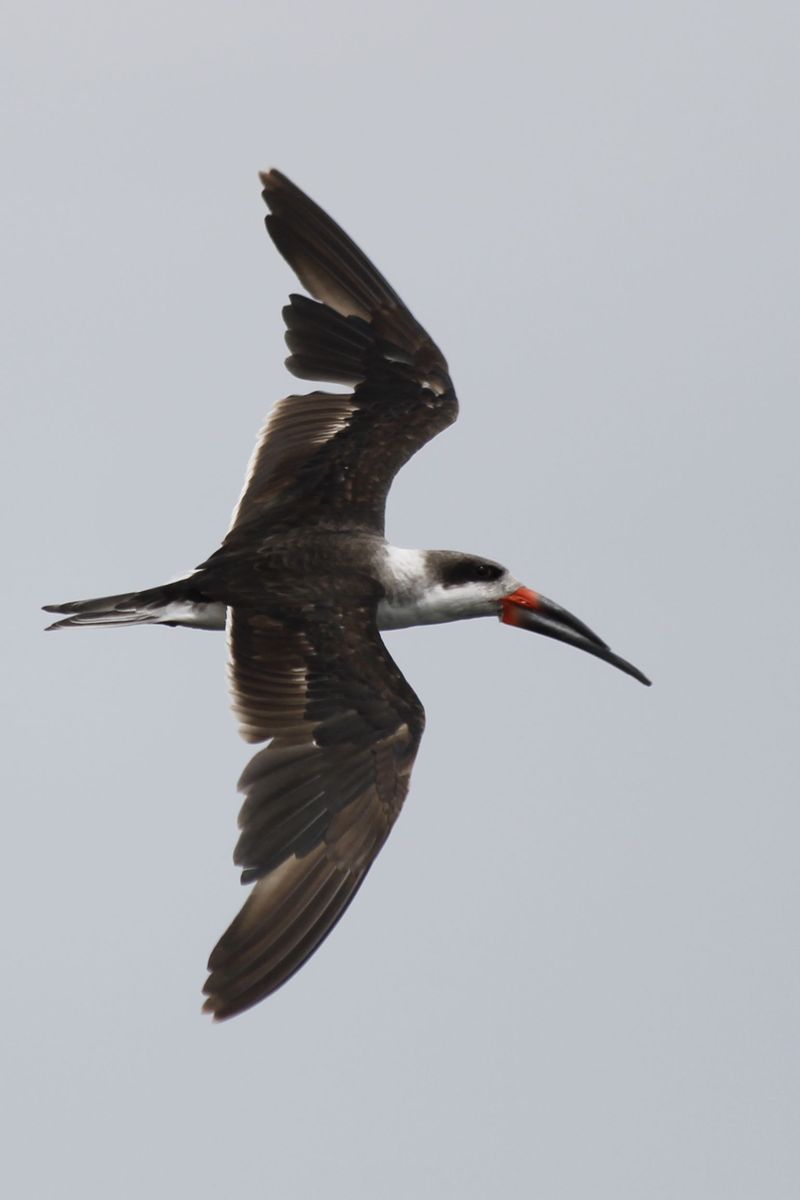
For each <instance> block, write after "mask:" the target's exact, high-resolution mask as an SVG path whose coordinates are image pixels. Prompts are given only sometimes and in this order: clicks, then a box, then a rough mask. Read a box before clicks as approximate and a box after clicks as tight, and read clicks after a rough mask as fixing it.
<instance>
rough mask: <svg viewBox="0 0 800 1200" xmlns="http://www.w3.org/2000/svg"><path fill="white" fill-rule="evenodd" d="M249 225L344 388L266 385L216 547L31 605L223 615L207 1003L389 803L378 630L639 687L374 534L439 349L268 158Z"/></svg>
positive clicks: (302, 911) (438, 363)
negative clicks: (290, 274)
mask: <svg viewBox="0 0 800 1200" xmlns="http://www.w3.org/2000/svg"><path fill="white" fill-rule="evenodd" d="M261 181H262V183H263V188H264V190H263V196H264V200H265V201H266V204H267V207H268V208H269V210H270V213H269V215H268V216H267V218H266V225H267V229H268V231H269V233H270V236H271V237H272V240H273V242H274V243H275V245H276V246H277V248H278V250H279V251H280V253H281V254H282V255H283V257H284V258H285V259H286V261H287V262H288V263H289V265H290V266H291V267H292V268H293V270H294V271H295V273H296V274H297V276H298V278H299V279H300V282H301V283H302V284H303V286H304V287H305V289H306V290H307V291H308V292H309V293H310V294H311V296H312V297H314V299H309V298H308V297H307V296H300V295H292V296H291V297H290V301H289V304H288V305H287V306H286V307H285V308H284V310H283V317H284V320H285V322H286V326H287V333H286V342H287V344H288V347H289V350H290V352H291V353H290V357H289V358H288V359H287V366H288V367H289V370H290V371H291V372H292V373H293V374H294V375H298V376H299V377H300V378H301V379H311V380H322V381H325V382H326V383H328V384H344V385H346V387H347V388H349V389H350V390H349V391H346V392H341V391H340V392H329V391H314V392H311V393H310V394H308V395H301V396H289V397H287V398H286V399H284V400H281V401H280V402H279V403H278V404H277V405H276V406H275V408H274V409H273V410H272V413H271V415H270V417H269V419H268V420H267V423H266V425H265V426H264V428H263V430H262V432H261V435H260V437H259V439H258V443H257V445H256V449H255V452H254V454H253V457H252V459H251V462H250V466H249V469H248V472H247V478H246V481H245V485H244V489H243V491H242V494H241V497H240V500H239V503H238V504H237V506H236V510H235V512H234V514H233V519H232V522H231V526H230V529H229V531H228V534H227V536H226V538H225V540H224V542H223V544H222V546H221V547H220V549H219V550H217V551H216V552H215V553H214V554H212V555H211V557H210V558H209V559H208V560H207V561H206V562H204V563H203V564H202V565H201V566H200V567H198V569H197V570H196V571H195V572H194V573H193V574H192V575H190V576H189V577H188V578H185V579H181V580H178V581H177V582H173V583H168V584H166V585H165V586H163V587H157V588H151V589H149V590H147V591H142V592H130V593H128V594H126V595H118V596H106V597H102V598H99V599H95V600H82V601H73V602H71V603H68V604H54V605H48V606H47V611H48V612H57V613H61V614H64V619H63V620H61V621H58V622H57V623H56V624H55V625H52V626H50V628H51V629H60V628H65V627H67V626H72V627H74V626H81V625H109V626H111V625H133V624H140V623H150V624H162V625H185V626H194V627H196V628H201V629H223V628H224V629H226V630H227V635H228V646H229V671H230V683H231V690H232V696H233V707H234V710H235V712H236V714H237V716H238V718H239V722H240V725H241V732H242V735H243V736H244V738H245V739H246V740H247V741H249V742H254V743H260V742H266V743H268V744H267V745H266V747H265V748H263V749H261V750H259V751H258V752H257V753H256V755H255V756H254V757H253V758H252V759H251V760H250V762H249V764H248V766H247V767H246V768H245V771H244V774H243V775H242V777H241V780H240V782H239V787H240V790H241V791H242V792H243V793H244V795H245V801H244V805H243V807H242V810H241V814H240V817H239V825H240V829H241V835H240V837H239V841H238V844H237V846H236V851H235V855H234V861H235V862H236V863H237V864H238V865H239V866H240V867H242V868H243V871H242V882H243V883H246V884H253V885H254V886H253V890H252V892H251V893H250V895H249V897H248V899H247V900H246V902H245V904H244V906H243V908H242V909H241V911H240V912H239V914H238V916H237V917H236V918H235V920H234V921H233V923H232V924H231V925H230V927H229V928H228V930H227V931H226V932H225V933H224V934H223V936H222V937H221V938H220V940H219V942H218V943H217V946H216V947H215V949H214V951H213V952H212V954H211V958H210V960H209V972H210V974H209V977H208V980H207V982H206V985H205V989H204V990H205V993H206V995H207V1000H206V1002H205V1008H206V1010H207V1011H208V1012H210V1013H212V1014H213V1015H214V1017H215V1018H217V1019H224V1018H226V1017H231V1016H234V1015H235V1014H236V1013H239V1012H242V1011H243V1010H244V1009H246V1008H249V1007H250V1006H251V1005H253V1004H256V1003H257V1002H258V1001H259V1000H263V999H264V997H265V996H268V995H270V993H271V992H274V991H275V990H276V989H277V988H279V987H280V986H281V984H283V983H285V982H286V980H287V979H288V978H289V977H290V976H291V975H293V974H294V972H295V971H297V970H298V969H299V968H300V967H301V966H302V965H303V963H305V962H306V960H307V959H308V958H309V957H310V956H311V955H312V954H313V953H314V951H315V950H316V949H317V947H318V946H319V945H320V943H321V942H322V941H323V940H324V938H326V937H327V935H328V934H329V933H330V931H331V930H332V928H333V927H334V925H335V924H336V922H337V921H338V920H339V918H340V917H341V916H342V914H343V913H344V911H345V909H346V908H347V906H348V905H349V904H350V902H351V900H352V899H353V897H354V896H355V894H356V892H357V891H358V889H359V887H360V886H361V884H362V882H363V880H364V877H365V876H366V874H367V871H368V870H369V868H370V867H371V865H372V863H373V861H374V859H375V856H376V855H377V853H378V851H379V850H380V848H381V846H382V845H383V843H384V842H385V841H386V838H387V837H388V835H389V831H390V830H391V828H392V825H393V824H394V822H395V820H396V819H397V816H398V814H399V812H400V808H401V806H402V803H403V800H404V799H405V795H406V792H407V791H408V784H409V777H410V775H411V769H412V767H413V765H414V758H415V756H416V753H417V749H418V747H419V743H420V738H421V737H422V731H423V728H424V725H425V713H424V710H423V708H422V705H421V704H420V702H419V700H418V699H417V697H416V695H415V694H414V692H413V691H412V689H411V687H410V686H409V684H408V683H407V682H406V680H405V679H404V677H403V675H402V674H401V672H400V671H399V670H398V668H397V666H396V665H395V663H394V662H393V661H392V659H391V657H390V656H389V654H388V652H387V650H386V647H385V645H384V643H383V641H382V640H381V637H380V630H383V629H401V628H404V627H407V626H411V625H427V624H433V623H437V622H442V621H458V620H463V619H466V618H470V617H499V619H500V620H501V621H503V622H505V624H507V625H516V626H518V627H519V628H521V629H529V630H532V631H533V632H535V633H542V634H544V635H545V636H546V637H551V638H557V639H558V640H559V641H562V642H567V643H568V644H569V645H572V646H577V647H578V648H579V649H581V650H585V651H586V652H587V653H589V654H593V655H595V656H596V657H597V658H601V659H603V660H604V661H605V662H608V663H611V665H612V666H615V667H617V668H619V670H621V671H625V672H626V673H627V674H628V675H632V676H633V678H634V679H638V680H639V681H640V682H641V683H644V684H648V683H649V680H648V679H646V678H645V676H644V675H643V674H642V673H641V672H640V671H638V670H637V669H636V667H633V666H631V664H630V663H627V662H625V660H624V659H622V658H619V657H618V656H617V655H616V654H614V653H613V652H612V651H611V650H610V649H609V647H608V646H607V645H606V643H605V642H603V641H601V639H600V638H599V637H598V636H597V635H596V634H595V633H593V632H592V631H591V629H588V628H587V626H586V625H584V624H583V623H582V622H581V621H579V620H577V618H576V617H574V616H572V614H571V613H569V612H567V611H566V610H565V609H563V608H560V607H559V605H557V604H554V603H553V602H552V601H551V600H548V599H546V598H545V597H544V596H542V595H540V594H539V593H538V592H534V591H532V590H531V589H529V588H527V587H524V586H523V585H522V584H521V583H520V582H519V580H517V579H516V578H514V576H513V575H511V573H510V572H509V571H508V570H507V569H506V568H505V567H503V566H501V565H500V564H499V563H496V562H492V561H491V560H489V559H486V558H478V557H476V556H475V555H472V554H460V553H457V552H454V551H451V550H408V549H401V548H398V547H396V546H392V545H390V544H389V543H388V542H387V541H386V539H385V537H384V508H385V505H386V496H387V493H388V491H389V488H390V486H391V483H392V480H393V479H394V476H395V474H396V473H397V471H399V469H400V468H401V467H402V466H403V464H404V463H405V462H407V461H408V459H409V458H410V457H411V455H412V454H414V453H415V452H416V451H417V450H419V449H420V447H422V446H424V445H425V443H426V442H428V441H429V440H430V439H431V438H432V437H434V436H435V435H436V434H437V433H439V432H440V431H441V430H443V429H445V428H446V427H447V426H448V425H450V424H451V423H452V422H453V421H455V419H456V415H457V412H458V403H457V400H456V394H455V391H454V390H453V385H452V382H451V380H450V375H449V372H448V368H447V363H446V361H445V358H444V356H443V354H442V352H441V351H440V350H439V348H438V346H437V345H436V344H435V342H433V341H432V340H431V338H430V337H429V336H428V334H427V333H426V332H425V330H424V329H423V328H422V326H421V325H420V324H419V323H418V322H417V321H416V320H415V318H414V317H413V316H412V315H411V313H410V312H409V310H408V309H407V308H406V306H405V304H403V302H402V300H401V299H400V297H399V296H398V295H397V293H396V292H395V291H394V290H393V288H392V287H391V286H390V284H389V283H387V281H386V280H385V279H384V278H383V276H382V275H381V274H380V273H379V272H378V271H377V270H376V269H375V267H374V266H373V265H372V263H371V262H370V261H369V259H367V258H366V257H365V255H364V254H363V253H362V252H361V250H359V248H358V247H357V246H356V245H355V243H354V242H353V241H352V240H351V239H350V238H349V237H348V236H347V234H346V233H344V232H343V230H342V229H340V228H339V226H338V225H336V224H335V222H334V221H332V220H331V218H330V217H329V216H328V215H327V214H326V213H325V212H323V210H322V209H321V208H319V207H318V205H316V204H315V203H314V202H313V201H312V200H311V199H309V197H308V196H306V195H305V194H304V193H303V192H301V191H300V189H299V188H298V187H296V186H295V185H294V184H293V183H292V182H291V181H290V180H289V179H287V178H286V176H285V175H282V174H281V173H280V172H279V171H270V172H269V173H267V174H264V175H262V176H261Z"/></svg>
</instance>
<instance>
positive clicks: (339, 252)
mask: <svg viewBox="0 0 800 1200" xmlns="http://www.w3.org/2000/svg"><path fill="white" fill-rule="evenodd" d="M261 178H262V182H263V184H264V192H263V195H264V199H265V201H266V203H267V204H268V206H269V207H270V209H271V212H270V215H269V216H267V218H266V224H267V229H268V230H269V233H270V235H271V237H272V239H273V241H274V242H275V245H276V246H277V247H278V249H279V250H280V252H281V254H282V255H283V256H284V258H285V259H286V260H287V262H288V263H289V265H290V266H291V267H292V268H293V270H294V271H295V272H296V273H297V275H298V277H299V279H300V281H301V282H302V283H303V284H304V286H305V287H306V288H308V290H309V292H310V293H311V294H312V296H314V297H316V301H315V300H309V299H308V298H307V297H305V296H298V295H293V296H292V297H291V299H290V303H289V304H288V305H287V307H286V308H285V309H284V310H283V315H284V319H285V321H286V325H287V332H286V342H287V345H288V347H289V349H290V351H291V354H290V357H289V358H288V359H287V366H288V367H289V369H290V370H291V371H292V372H293V374H295V375H298V376H299V377H300V378H302V379H313V380H323V381H325V382H327V383H343V384H346V385H348V386H351V387H352V388H353V391H352V392H350V393H348V394H344V395H341V394H340V395H332V394H330V393H326V392H315V393H312V394H311V395H310V396H307V397H297V396H290V397H288V398H287V399H285V400H282V401H281V402H280V404H278V405H277V406H276V408H275V410H274V411H273V413H272V415H271V417H270V419H269V421H268V422H267V425H266V426H265V428H264V430H263V431H262V434H261V437H260V439H259V444H258V446H257V448H256V452H255V455H254V457H253V460H252V463H251V468H250V471H249V474H248V479H247V482H246V484H245V489H244V491H243V493H242V498H241V500H240V502H239V506H238V508H237V511H236V513H235V514H234V520H233V524H232V527H231V531H230V533H229V535H228V539H227V543H228V545H230V544H231V543H233V544H236V543H237V542H238V541H239V540H240V539H242V537H243V535H244V536H248V535H250V534H251V533H252V529H253V523H254V522H259V523H263V524H264V526H265V527H267V526H268V527H269V529H270V530H275V529H276V528H280V526H281V525H282V524H284V525H288V524H291V525H299V524H308V525H314V524H327V525H335V526H337V527H340V528H341V527H350V528H358V529H363V530H369V531H370V532H373V533H379V534H382V533H383V528H384V508H385V503H386V495H387V493H388V491H389V488H390V486H391V483H392V480H393V479H394V476H395V475H396V473H397V472H398V471H399V469H400V468H401V467H402V466H403V464H404V463H406V462H407V461H408V459H409V458H410V457H411V456H412V454H414V453H415V452H416V451H417V450H418V449H420V447H421V446H423V445H425V443H426V442H428V441H430V439H431V438H432V437H434V436H435V435H436V434H437V433H439V432H440V431H441V430H442V429H445V428H446V427H447V426H448V425H450V424H451V423H452V422H453V421H454V420H455V419H456V416H457V414H458V402H457V400H456V396H455V392H454V390H453V386H452V382H451V380H450V376H449V373H448V369H447V363H446V361H445V358H444V356H443V354H442V353H441V351H440V350H439V348H438V346H437V345H436V344H435V342H433V340H432V339H431V338H430V337H429V336H428V334H427V333H426V332H425V330H424V329H423V328H422V326H421V325H420V324H419V322H418V321H417V320H416V319H415V318H414V317H413V316H412V315H411V313H410V312H409V310H408V309H407V308H406V306H405V305H404V304H403V302H402V300H401V299H400V297H399V296H398V295H397V293H396V292H395V291H394V289H393V288H392V287H391V286H390V284H389V283H387V281H386V280H385V279H384V277H383V276H382V275H381V274H380V272H379V271H377V270H376V269H375V267H374V266H373V265H372V263H371V262H370V261H369V259H368V258H366V256H365V255H364V254H363V253H362V252H361V250H359V248H358V247H357V246H356V245H355V243H354V242H353V241H352V240H351V239H350V238H349V237H348V236H347V234H346V233H344V231H343V230H342V229H340V228H339V226H338V225H337V224H336V223H335V222H334V221H332V220H331V218H330V217H329V216H328V215H327V214H326V213H325V212H323V210H322V209H321V208H320V207H319V206H318V205H317V204H315V203H314V202H313V200H310V199H309V197H308V196H306V195H305V194H304V193H303V192H301V191H300V189H299V188H297V187H295V185H294V184H293V183H291V181H290V180H288V179H287V178H286V176H284V175H281V174H280V172H278V171H270V172H269V173H268V174H266V175H262V177H261Z"/></svg>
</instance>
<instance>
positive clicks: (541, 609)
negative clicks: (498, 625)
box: [500, 587, 650, 687]
mask: <svg viewBox="0 0 800 1200" xmlns="http://www.w3.org/2000/svg"><path fill="white" fill-rule="evenodd" d="M500 603H501V606H502V607H501V611H500V620H501V621H503V622H504V624H506V625H516V626H518V627H519V628H520V629H530V630H531V631H532V632H533V633H543V634H544V636H545V637H551V638H555V639H556V641H559V642H566V643H567V645H568V646H577V647H578V649H579V650H585V651H586V653H587V654H594V656H595V658H602V660H603V662H607V663H611V665H612V667H616V668H617V669H618V670H620V671H624V672H625V674H626V675H632V676H633V678H634V679H638V680H639V682H640V683H643V684H645V685H646V686H647V687H650V680H649V679H648V678H647V676H646V675H643V674H642V672H641V671H639V670H637V669H636V667H634V666H632V665H631V664H630V663H629V662H626V661H625V659H624V658H620V657H619V655H617V654H614V653H613V651H611V650H609V648H608V646H607V645H606V643H605V642H604V641H602V640H601V639H600V638H599V637H598V636H597V634H596V633H592V631H591V629H589V628H588V627H587V626H586V625H584V624H583V621H579V620H578V618H577V617H573V615H572V613H569V612H567V610H566V609H565V608H561V606H560V605H558V604H554V603H553V601H552V600H548V599H547V597H546V596H540V595H539V593H538V592H533V591H531V589H530V588H525V587H520V588H517V590H516V591H515V592H512V593H511V595H510V596H504V597H503V599H502V600H501V602H500Z"/></svg>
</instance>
